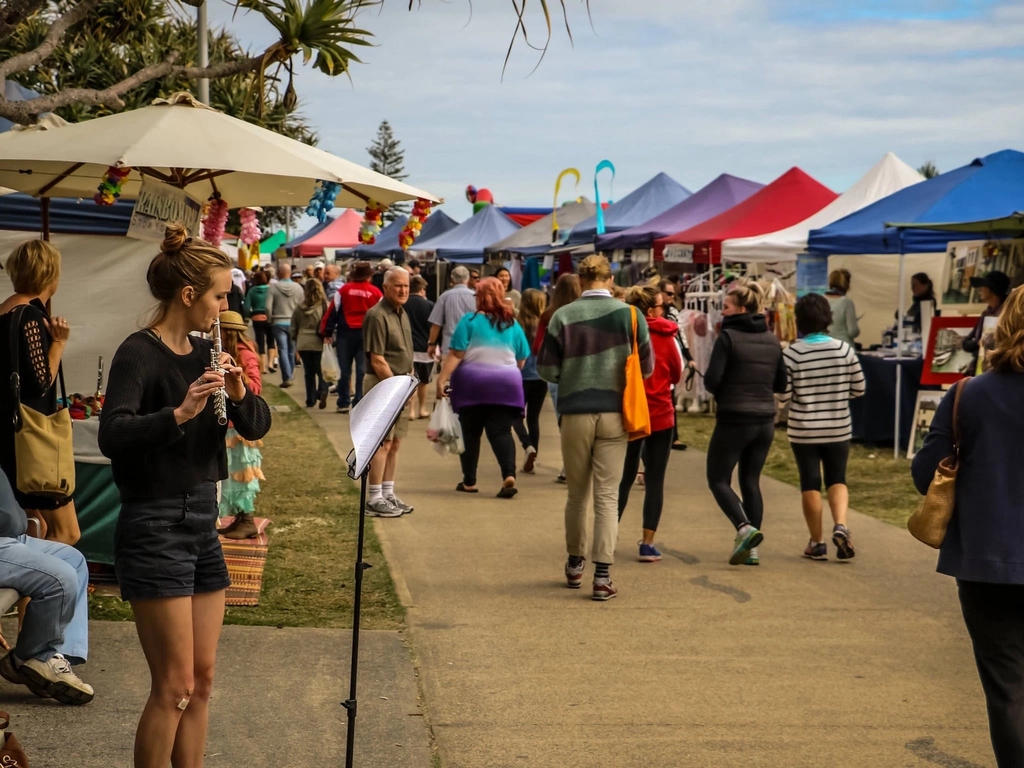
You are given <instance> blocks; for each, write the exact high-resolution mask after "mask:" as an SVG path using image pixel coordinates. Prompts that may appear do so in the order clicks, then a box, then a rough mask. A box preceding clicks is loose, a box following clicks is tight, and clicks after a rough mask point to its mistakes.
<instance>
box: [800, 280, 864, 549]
mask: <svg viewBox="0 0 1024 768" xmlns="http://www.w3.org/2000/svg"><path fill="white" fill-rule="evenodd" d="M831 322H832V309H831V307H830V306H829V303H828V300H827V299H826V298H825V297H824V296H819V295H818V294H816V293H811V294H808V295H807V296H804V297H803V298H801V299H800V300H799V301H798V302H797V303H796V329H797V332H798V333H799V334H800V336H801V337H802V338H801V340H800V341H798V342H796V343H795V344H793V345H792V346H790V347H789V349H787V350H786V351H785V352H784V353H783V359H784V360H785V363H786V369H787V371H788V373H789V380H788V383H787V386H786V392H785V394H784V395H783V396H782V398H783V400H788V401H789V404H790V405H789V442H790V444H791V445H792V446H793V455H794V456H795V457H796V463H797V469H798V470H799V471H800V490H801V492H802V494H803V495H802V502H803V510H804V518H805V519H806V520H807V528H808V530H809V531H810V534H811V540H810V542H809V543H808V544H807V549H805V550H804V557H807V558H810V559H812V560H827V559H828V547H827V545H826V544H825V538H824V534H823V532H822V525H821V515H822V504H821V476H822V468H823V467H824V474H825V488H826V490H827V493H828V505H829V508H830V509H831V510H832V520H833V522H834V523H835V525H834V527H833V529H832V543H833V544H835V546H836V550H837V553H836V554H837V556H838V557H839V559H840V560H849V559H850V558H852V557H853V556H854V554H855V552H854V549H853V541H852V539H851V538H850V530H849V529H848V528H847V527H846V511H847V507H848V506H849V503H850V494H849V491H848V490H847V488H846V462H847V460H848V459H849V456H850V438H851V437H853V429H852V424H851V421H850V400H851V399H853V398H855V397H860V396H861V395H863V394H864V373H863V371H861V368H860V362H859V361H858V360H857V355H856V353H854V351H853V348H852V347H851V346H850V345H849V344H847V343H846V342H845V341H840V340H839V339H833V338H832V337H830V336H827V335H826V334H825V331H826V330H827V329H828V327H829V324H830V323H831Z"/></svg>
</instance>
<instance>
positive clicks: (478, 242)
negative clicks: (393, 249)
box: [410, 205, 519, 264]
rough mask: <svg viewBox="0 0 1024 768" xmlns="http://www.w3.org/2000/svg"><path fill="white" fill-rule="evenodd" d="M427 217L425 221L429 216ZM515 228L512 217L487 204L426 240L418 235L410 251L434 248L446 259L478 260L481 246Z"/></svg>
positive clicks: (474, 261) (473, 261)
mask: <svg viewBox="0 0 1024 768" xmlns="http://www.w3.org/2000/svg"><path fill="white" fill-rule="evenodd" d="M427 221H428V222H429V221H430V219H427ZM424 228H426V224H424ZM518 229H519V225H518V224H516V223H515V222H514V221H512V219H510V218H509V217H508V216H506V215H505V214H504V213H502V212H501V211H499V210H498V209H497V208H496V207H495V206H493V205H488V206H487V207H486V208H483V209H481V210H480V212H479V213H477V214H476V215H475V216H472V217H470V218H468V219H466V220H465V221H464V222H462V223H461V224H459V225H458V226H457V227H455V228H454V229H451V230H449V231H448V232H445V233H444V234H441V235H438V236H437V237H432V238H430V239H429V240H427V239H425V238H423V237H422V235H421V237H420V239H419V240H417V241H416V243H415V244H414V245H413V247H412V248H411V249H410V251H412V252H417V251H434V253H435V254H436V255H437V258H439V259H445V260H446V261H457V262H461V263H463V264H482V263H483V261H484V249H485V248H487V246H489V245H493V244H494V243H496V242H498V241H499V240H503V239H504V238H506V237H508V236H509V235H511V234H512V233H513V232H515V231H516V230H518Z"/></svg>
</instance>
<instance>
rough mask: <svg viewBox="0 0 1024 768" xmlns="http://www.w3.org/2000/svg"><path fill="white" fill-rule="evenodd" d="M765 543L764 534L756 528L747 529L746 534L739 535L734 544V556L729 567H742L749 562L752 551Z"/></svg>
mask: <svg viewBox="0 0 1024 768" xmlns="http://www.w3.org/2000/svg"><path fill="white" fill-rule="evenodd" d="M762 541H764V534H763V533H761V532H760V531H759V530H757V528H755V527H754V526H750V527H749V528H747V532H746V533H737V534H736V540H735V541H734V542H733V547H732V555H731V556H730V557H729V565H742V564H743V563H745V562H746V561H747V555H748V554H749V552H750V550H752V549H753V548H754V547H756V546H758V545H759V544H760V543H761V542H762Z"/></svg>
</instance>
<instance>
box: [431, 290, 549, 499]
mask: <svg viewBox="0 0 1024 768" xmlns="http://www.w3.org/2000/svg"><path fill="white" fill-rule="evenodd" d="M449 351H450V352H451V354H449V355H448V356H447V357H446V358H445V361H444V367H443V368H441V375H440V376H439V377H438V379H437V396H438V398H439V399H440V398H442V397H445V396H446V395H450V397H451V400H452V409H453V410H454V411H455V412H456V413H457V414H459V422H460V424H461V425H462V436H463V439H464V441H465V444H466V450H465V451H464V452H463V453H462V455H461V456H460V457H459V458H460V459H461V461H462V482H461V483H459V484H458V486H457V487H456V489H455V490H457V491H462V492H463V493H477V491H478V489H477V487H476V469H477V463H478V461H479V458H480V438H481V436H482V435H483V434H484V432H486V433H487V441H488V442H489V443H490V444H491V449H492V450H493V451H494V455H495V456H496V457H497V459H498V465H499V466H500V467H501V477H502V487H501V490H500V491H499V492H498V498H501V499H511V498H512V497H513V496H515V495H516V490H517V489H516V445H515V441H514V440H513V439H512V425H513V424H515V422H516V421H517V420H519V419H521V418H522V416H523V407H524V406H525V400H524V397H523V377H522V375H521V374H520V369H521V368H522V367H523V364H524V363H525V362H526V358H527V357H529V356H530V345H529V343H528V342H527V341H526V334H525V333H523V329H522V327H521V326H520V325H519V324H518V323H516V321H515V318H514V317H513V316H512V305H511V304H510V303H509V302H507V301H505V288H504V286H503V285H502V284H501V281H500V280H497V279H496V278H493V277H488V278H485V279H483V280H481V281H480V282H479V283H477V286H476V312H473V313H472V314H468V315H466V316H465V317H463V318H462V320H460V321H459V324H458V326H456V328H455V332H454V333H453V334H452V339H451V342H450V344H449ZM449 381H450V382H451V387H450V393H449V392H448V389H449V387H448V383H449Z"/></svg>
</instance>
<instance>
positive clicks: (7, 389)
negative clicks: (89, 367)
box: [0, 299, 63, 509]
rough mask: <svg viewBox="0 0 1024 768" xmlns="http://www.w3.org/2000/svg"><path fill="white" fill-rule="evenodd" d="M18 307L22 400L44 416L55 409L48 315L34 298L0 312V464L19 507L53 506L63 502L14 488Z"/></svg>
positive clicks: (19, 372) (51, 507)
mask: <svg viewBox="0 0 1024 768" xmlns="http://www.w3.org/2000/svg"><path fill="white" fill-rule="evenodd" d="M18 309H21V312H20V318H19V319H18V332H17V339H18V350H17V357H18V379H19V381H20V385H21V402H22V403H23V404H24V405H27V406H28V407H29V408H32V409H33V410H36V411H39V413H42V414H44V415H46V416H49V415H51V414H53V413H55V412H56V411H57V387H56V382H54V380H53V377H52V376H51V375H50V341H51V340H50V331H49V330H47V328H46V321H47V319H48V318H49V315H47V314H46V307H45V306H44V305H43V302H41V301H40V300H39V299H33V300H32V301H31V302H29V303H28V304H27V305H24V308H23V309H22V308H21V307H15V308H14V309H12V310H11V311H10V312H8V313H7V314H5V315H0V467H3V470H4V474H5V475H7V479H8V480H9V481H10V483H11V487H12V488H14V497H15V498H16V499H17V500H18V503H19V504H21V505H22V507H24V508H25V509H55V508H56V507H58V506H61V505H62V504H63V502H61V501H59V500H56V499H48V498H44V497H35V496H26V495H25V494H23V493H21V492H20V491H19V490H18V489H17V488H16V487H15V486H16V484H17V481H18V463H17V460H16V458H15V453H14V412H15V409H16V407H17V404H16V402H15V398H14V392H13V391H12V389H11V367H12V366H11V322H12V320H13V319H14V316H15V313H16V312H17V310H18Z"/></svg>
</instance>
